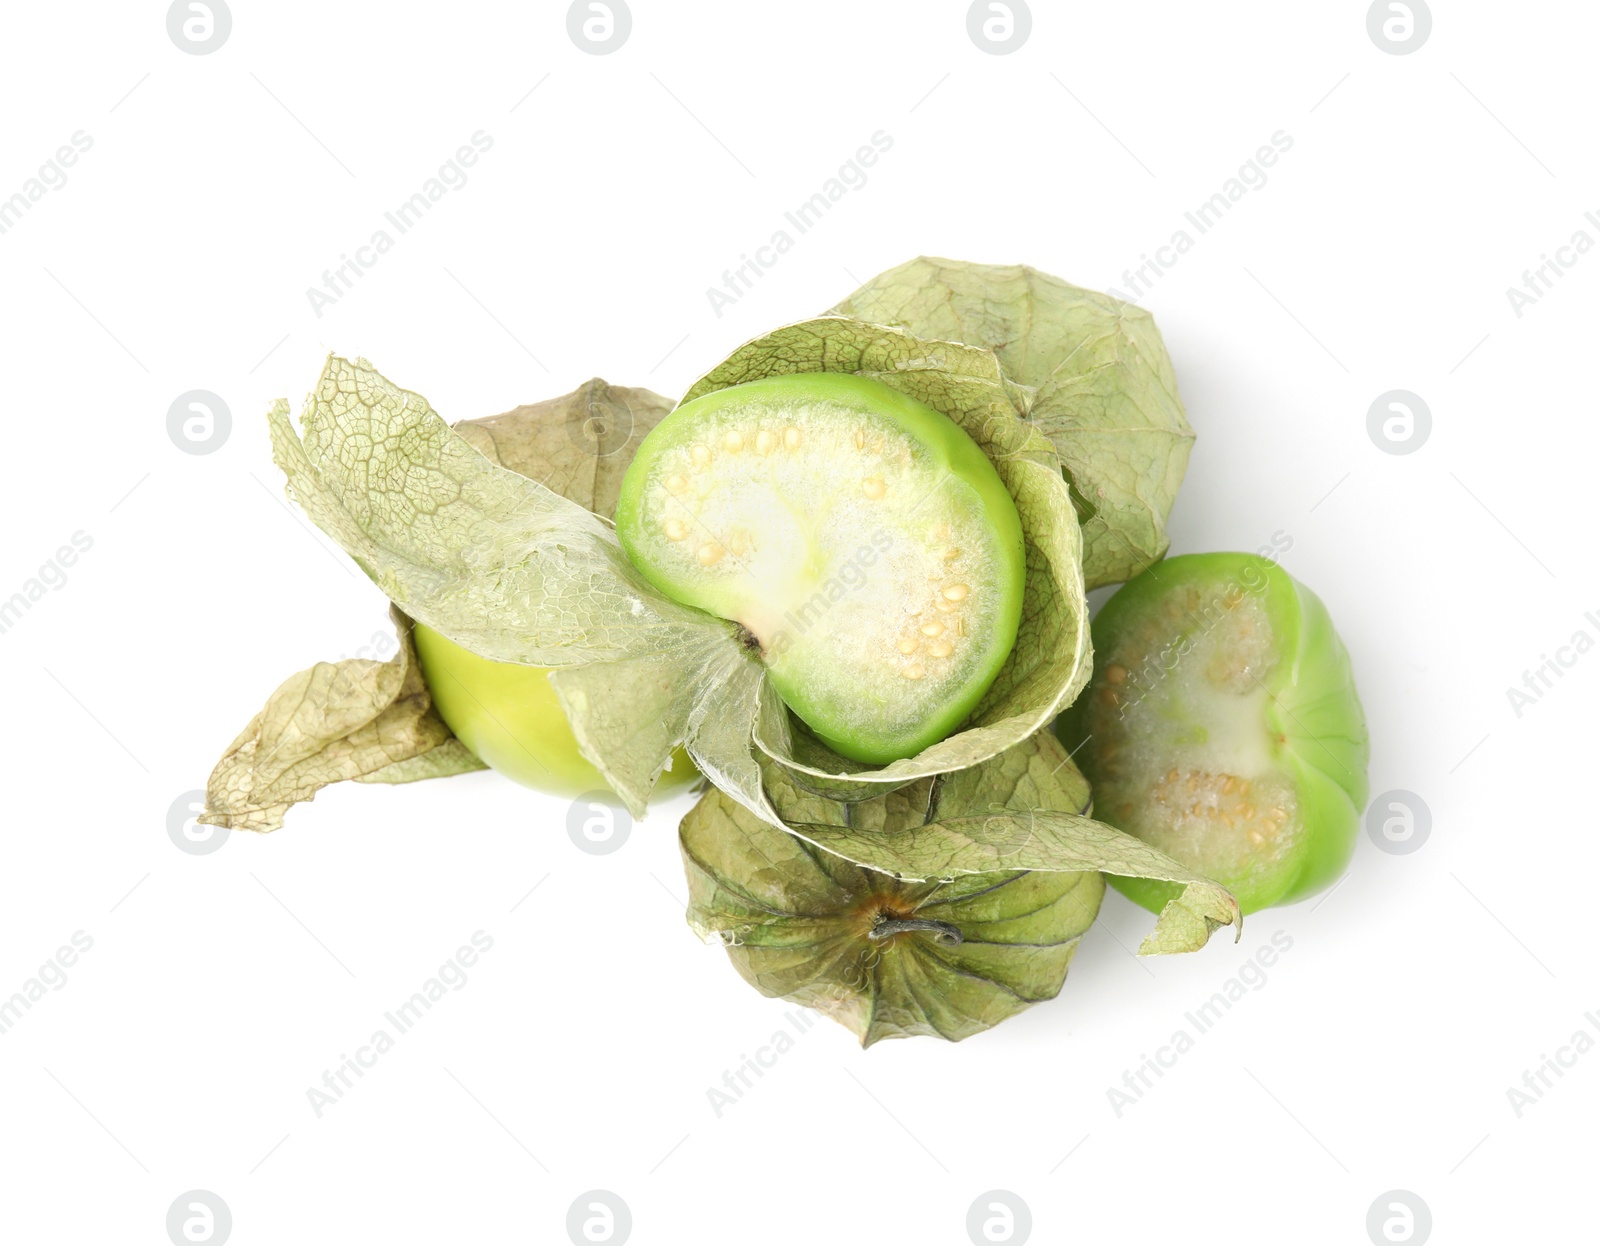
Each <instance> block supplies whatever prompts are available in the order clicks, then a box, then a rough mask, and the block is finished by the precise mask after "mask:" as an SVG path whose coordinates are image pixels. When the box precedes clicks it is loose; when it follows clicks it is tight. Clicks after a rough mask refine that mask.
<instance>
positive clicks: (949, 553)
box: [944, 547, 961, 562]
mask: <svg viewBox="0 0 1600 1246" xmlns="http://www.w3.org/2000/svg"><path fill="white" fill-rule="evenodd" d="M960 557H961V551H960V550H958V549H956V548H954V547H951V548H950V549H947V550H945V552H944V560H945V561H946V562H954V561H955V560H956V559H957V558H960Z"/></svg>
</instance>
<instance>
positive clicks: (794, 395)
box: [616, 372, 1026, 765]
mask: <svg viewBox="0 0 1600 1246" xmlns="http://www.w3.org/2000/svg"><path fill="white" fill-rule="evenodd" d="M797 403H798V404H818V405H821V406H831V407H834V408H841V411H840V419H841V420H847V419H849V418H850V412H851V411H861V412H866V413H869V414H871V415H873V416H875V417H879V418H883V419H886V420H889V421H891V422H892V423H893V424H894V425H895V426H897V427H898V429H899V430H900V431H901V432H903V433H904V434H905V435H906V436H907V437H908V438H909V439H910V440H911V441H913V442H914V443H916V444H917V445H918V446H919V447H920V452H921V454H922V455H923V459H922V463H923V465H924V467H925V468H926V470H927V473H928V479H930V480H932V479H935V478H938V479H943V480H945V481H946V483H947V484H952V485H953V486H954V489H955V491H956V493H957V494H959V496H960V497H961V498H962V499H963V502H962V504H963V505H964V506H965V507H966V508H967V510H968V511H969V512H972V513H976V514H980V515H982V517H983V523H984V524H985V526H986V530H987V531H989V532H991V533H993V534H994V536H995V537H996V539H997V546H998V565H999V567H1000V571H999V573H998V574H997V575H996V576H995V580H994V583H993V584H991V585H989V586H988V588H987V589H986V591H988V592H990V593H992V594H993V595H994V598H993V599H994V600H996V601H997V602H998V603H999V604H998V606H997V610H996V614H997V617H999V618H1000V619H1002V620H1004V622H1002V624H1001V625H1000V626H998V627H997V628H996V630H995V632H994V634H993V635H990V636H986V637H983V638H981V639H980V640H978V641H975V642H974V643H982V644H985V645H987V646H988V647H987V649H986V650H985V651H984V653H983V660H982V663H981V666H980V668H979V670H978V671H977V673H976V675H975V677H974V678H972V679H971V680H969V681H967V682H966V683H965V684H964V685H962V686H960V687H958V688H955V689H953V690H952V693H951V695H950V696H948V697H947V698H944V699H943V700H942V702H941V704H940V705H939V707H938V709H937V710H936V711H934V712H932V713H930V714H929V715H928V716H927V717H926V718H925V719H923V720H922V721H921V722H919V723H918V724H917V728H916V730H914V731H912V732H909V733H906V732H901V733H898V734H893V735H891V734H888V733H882V734H880V733H877V732H875V731H874V730H873V729H872V728H871V727H870V726H868V725H866V724H865V723H864V722H863V721H862V719H861V717H860V716H859V715H857V716H852V715H850V714H848V713H840V711H839V708H838V707H837V706H832V707H830V706H827V705H824V704H820V703H819V702H818V700H817V698H816V697H815V696H814V695H813V694H812V693H813V689H812V680H811V679H810V678H808V676H810V674H811V669H810V664H811V663H815V662H819V661H829V660H831V657H830V655H829V654H828V653H826V652H821V653H819V652H818V651H817V650H816V649H812V650H810V651H809V652H802V651H801V650H802V649H803V646H801V645H795V646H792V647H789V648H785V647H784V646H782V645H781V644H780V645H777V646H774V647H772V648H771V649H770V650H763V652H762V655H761V656H762V659H763V661H764V662H765V663H766V665H767V670H768V674H769V676H770V678H771V679H772V682H773V686H774V687H775V688H776V689H777V691H778V694H779V695H780V696H781V697H782V698H783V700H784V702H785V704H787V705H788V706H789V708H790V709H792V710H793V711H794V712H795V714H797V715H798V716H799V717H800V719H801V720H802V721H804V722H805V723H806V724H807V726H808V727H810V728H811V730H812V732H813V734H815V735H816V736H817V737H818V738H819V739H821V740H822V741H823V742H824V743H825V744H827V745H828V746H829V747H830V748H832V749H833V750H834V751H835V752H837V753H839V754H840V755H841V756H843V757H847V758H850V759H852V760H854V761H858V762H864V763H867V764H870V765H886V764H888V763H889V762H892V761H896V760H899V759H900V758H905V757H913V756H915V755H916V754H917V753H919V752H921V751H922V750H923V749H925V748H927V747H928V746H929V745H932V744H936V743H937V742H939V741H940V740H942V739H944V738H945V737H946V736H948V735H950V734H951V733H952V732H953V731H955V730H956V729H957V728H958V727H960V725H961V724H962V722H963V721H964V720H965V719H966V718H967V716H968V715H969V714H970V713H971V712H972V710H973V708H974V707H975V706H976V705H977V703H978V701H979V700H980V699H981V698H982V696H983V694H984V693H985V692H986V691H988V688H989V685H990V684H992V683H993V682H994V678H995V676H996V675H997V674H999V672H1000V668H1001V667H1002V666H1003V665H1004V664H1005V660H1006V658H1007V657H1008V656H1009V655H1010V652H1011V647H1012V645H1013V644H1014V643H1015V641H1016V629H1017V623H1018V621H1019V620H1020V618H1021V613H1022V595H1023V585H1024V581H1025V576H1026V554H1025V548H1024V543H1023V536H1022V525H1021V520H1020V519H1019V518H1018V516H1017V510H1016V503H1015V502H1014V501H1013V500H1012V498H1011V494H1010V492H1009V491H1008V490H1007V489H1006V487H1005V484H1004V482H1003V481H1002V480H1001V479H1000V476H999V474H998V473H997V472H996V471H995V468H994V464H993V463H991V462H990V461H989V457H988V456H987V455H986V454H985V453H984V452H983V450H982V449H981V448H980V447H979V446H978V445H977V443H976V442H974V441H973V440H972V438H971V437H969V436H968V435H967V434H966V432H965V431H964V430H963V429H962V428H961V427H960V426H959V425H957V424H956V423H955V422H954V421H953V420H951V419H950V418H949V417H948V416H946V415H944V414H943V413H942V412H939V411H935V410H933V409H932V408H931V407H928V406H925V405H924V404H922V403H920V402H917V401H916V400H915V399H912V398H908V397H907V396H905V395H904V394H901V393H900V392H899V391H897V390H894V389H891V388H890V387H889V386H887V385H884V384H883V383H881V382H879V381H874V380H871V379H869V378H865V377H858V376H854V375H849V374H845V373H833V372H809V373H801V374H798V375H794V376H778V377H768V378H766V379H764V380H759V381H751V382H748V383H746V384H744V385H737V386H731V387H729V388H726V389H721V390H717V391H714V392H713V393H709V394H705V395H702V396H701V397H699V398H696V399H694V400H693V401H692V402H688V403H685V404H684V405H683V406H681V407H679V408H678V409H677V410H676V411H674V412H673V413H672V414H671V415H669V416H668V417H667V418H666V419H664V420H663V421H662V422H661V423H660V424H658V425H657V426H656V427H655V429H653V430H652V431H651V433H650V434H649V436H647V437H646V438H645V439H644V441H643V443H642V444H641V445H640V447H639V451H638V454H637V455H636V456H635V458H634V460H633V463H632V464H631V465H630V466H629V468H628V472H627V474H626V476H625V477H624V479H623V484H622V492H621V497H620V498H619V500H618V503H617V518H616V523H617V536H618V539H619V540H620V541H621V543H622V547H623V549H624V550H625V551H626V552H627V554H628V556H629V558H630V559H631V560H632V561H633V563H634V565H635V566H636V567H638V569H639V570H640V571H641V573H642V574H643V575H644V576H645V578H646V579H648V580H649V581H650V582H651V583H652V584H654V585H655V586H656V587H657V588H659V589H660V590H661V591H662V592H663V593H665V594H667V595H668V596H669V597H672V598H673V599H674V600H677V601H680V602H683V603H684V604H685V605H690V606H694V607H697V608H699V609H702V610H706V611H708V612H710V613H712V614H717V615H720V616H721V617H723V618H728V619H733V620H735V621H738V622H740V623H743V624H744V625H745V626H746V627H747V628H748V629H749V630H750V632H751V633H752V634H753V635H755V636H757V637H758V638H759V637H760V636H761V635H762V631H763V627H762V625H761V623H760V622H758V620H757V616H758V614H759V613H760V611H761V609H762V608H763V607H765V606H766V605H767V604H768V603H765V602H761V601H753V602H752V601H741V600H739V599H738V598H737V597H736V596H734V595H731V594H730V590H728V589H727V588H725V587H721V588H719V587H716V586H713V585H708V584H705V583H703V582H700V583H695V582H689V580H690V577H688V576H682V577H679V576H674V575H671V574H669V573H667V572H665V571H663V569H662V568H660V567H657V566H654V565H652V561H651V558H650V556H649V553H648V548H647V546H646V545H645V543H644V542H643V540H642V539H641V538H640V537H639V531H640V529H641V527H642V526H643V525H645V524H647V523H648V522H649V517H648V516H647V514H646V504H645V501H644V498H645V495H646V490H647V485H648V482H649V481H650V480H651V479H652V473H653V471H654V470H655V469H656V465H657V463H658V460H660V459H661V457H662V455H663V454H664V453H665V452H667V451H669V450H672V449H676V448H679V447H682V446H683V445H685V444H688V443H692V442H694V441H695V440H696V439H697V434H698V430H699V429H700V428H703V427H704V425H703V424H701V423H699V422H700V421H702V420H703V418H704V417H706V416H708V415H713V414H715V413H717V412H720V411H724V410H728V409H732V410H733V411H735V412H741V413H743V412H748V413H751V414H754V415H761V414H763V413H764V412H765V411H767V410H770V409H771V408H772V407H773V406H783V407H789V406H793V405H794V404H797ZM797 587H798V586H797ZM812 587H814V586H811V585H807V586H806V588H805V591H806V592H809V591H811V588H812ZM836 639H837V641H838V643H841V644H848V643H850V642H851V641H852V640H853V639H854V638H853V637H850V636H840V637H837V638H836ZM875 691H876V690H870V689H869V690H866V691H865V692H864V693H863V697H864V698H866V697H870V696H872V695H873V694H874V692H875Z"/></svg>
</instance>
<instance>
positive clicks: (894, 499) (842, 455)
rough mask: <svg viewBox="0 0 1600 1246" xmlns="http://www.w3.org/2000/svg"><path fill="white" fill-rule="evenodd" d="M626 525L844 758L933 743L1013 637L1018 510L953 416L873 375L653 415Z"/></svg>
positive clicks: (642, 551) (798, 378)
mask: <svg viewBox="0 0 1600 1246" xmlns="http://www.w3.org/2000/svg"><path fill="white" fill-rule="evenodd" d="M617 536H618V538H619V540H620V541H621V542H622V547H623V549H624V550H625V551H626V552H627V554H628V556H629V557H630V558H631V559H632V561H633V564H634V565H635V566H636V567H637V568H638V569H639V570H640V572H642V573H643V575H644V576H645V577H646V578H647V579H648V580H649V581H650V582H651V583H652V584H654V585H655V586H656V587H657V588H659V589H660V590H661V591H662V592H664V593H666V594H667V595H668V596H669V597H672V598H674V599H675V600H677V601H680V602H682V603H684V604H685V605H689V606H695V607H697V608H699V609H701V610H706V611H709V612H710V613H712V614H716V615H720V616H721V617H723V618H725V619H732V620H734V621H736V622H738V623H739V624H741V625H742V627H743V628H744V630H745V632H746V634H747V636H748V638H749V641H750V643H751V646H752V647H753V648H755V649H757V650H758V651H759V653H760V655H761V658H762V660H763V661H764V662H765V663H766V666H767V670H768V672H769V674H770V676H771V678H772V682H773V686H774V687H775V688H776V689H777V691H778V694H779V695H780V696H781V697H782V698H783V700H784V701H785V703H786V704H787V705H788V706H789V708H790V709H792V710H793V711H794V712H795V714H796V715H798V716H799V718H800V719H801V720H802V721H803V722H804V723H805V724H806V725H807V726H808V727H809V728H810V729H811V731H812V732H813V733H814V734H815V735H816V736H817V737H818V738H819V739H821V740H822V741H823V742H824V743H825V744H827V745H828V746H829V747H831V748H832V749H833V750H834V751H835V752H837V753H839V754H840V755H841V756H843V757H847V758H850V759H852V760H854V761H858V762H865V763H868V764H872V765H883V764H886V763H888V762H891V761H895V760H898V759H900V758H903V757H911V756H914V755H915V754H917V753H919V752H921V751H922V750H923V749H925V748H927V747H928V746H929V745H931V744H935V743H937V742H938V741H939V740H942V739H944V737H945V736H947V735H949V734H950V733H951V732H952V731H954V730H955V729H956V728H957V727H959V726H960V724H961V722H962V721H963V720H964V719H965V718H966V717H967V715H968V714H970V713H971V712H972V709H973V707H974V706H975V705H977V703H978V701H979V699H980V698H981V697H982V696H983V694H984V693H985V692H986V691H987V690H988V688H989V685H990V684H991V683H993V681H994V678H995V676H996V675H997V674H998V673H999V671H1000V668H1001V666H1002V665H1003V664H1004V663H1005V660H1006V658H1007V656H1008V655H1009V654H1010V652H1011V647H1012V645H1013V644H1014V643H1015V641H1016V636H1017V625H1018V623H1019V621H1020V619H1021V617H1022V594H1023V581H1024V573H1025V565H1024V552H1023V537H1022V524H1021V520H1020V519H1019V518H1018V515H1017V508H1016V504H1015V503H1014V502H1013V501H1012V498H1011V494H1010V493H1009V492H1008V491H1007V490H1006V487H1005V484H1004V483H1003V482H1002V481H1001V479H1000V476H999V474H998V473H997V472H996V471H995V469H994V465H993V464H992V463H991V462H990V461H989V458H988V456H987V455H986V454H984V452H983V451H982V449H980V448H979V447H978V445H977V443H976V442H974V441H973V440H972V438H971V437H969V436H968V435H967V434H966V432H965V431H963V430H962V429H961V428H960V426H958V425H957V424H956V423H955V422H954V421H953V420H951V419H950V418H949V417H948V416H945V415H943V414H942V413H940V412H938V411H935V410H934V409H933V408H931V407H928V406H925V405H923V404H922V403H920V402H917V401H916V400H915V399H912V398H908V397H907V396H906V395H904V394H902V393H900V392H899V391H898V390H895V389H891V388H890V387H889V386H887V385H885V384H883V383H882V382H879V381H874V380H871V379H868V378H866V377H860V376H853V375H845V374H841V373H831V372H810V373H802V374H799V375H795V376H778V377H768V378H766V379H764V380H759V381H751V382H749V383H748V384H744V385H735V386H732V387H730V388H727V389H721V390H716V391H714V392H712V393H709V394H704V395H702V396H701V397H699V398H696V399H694V400H693V401H691V402H687V403H685V404H684V405H683V406H681V407H679V408H677V410H675V411H673V412H672V413H671V414H670V415H668V416H667V417H666V418H665V419H663V420H662V421H661V423H660V424H658V425H657V426H656V427H655V428H654V429H653V430H652V431H651V433H650V435H649V436H647V437H646V438H645V439H644V441H643V443H642V444H641V445H640V447H639V451H638V454H637V456H636V457H635V458H634V460H633V463H632V464H631V465H630V466H629V468H628V471H627V474H626V476H625V477H624V478H623V482H622V494H621V497H620V499H619V501H618V503H617Z"/></svg>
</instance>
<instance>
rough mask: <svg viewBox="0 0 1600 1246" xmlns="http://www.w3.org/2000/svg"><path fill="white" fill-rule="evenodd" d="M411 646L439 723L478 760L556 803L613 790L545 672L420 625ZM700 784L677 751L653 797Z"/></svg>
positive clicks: (692, 770) (686, 761) (687, 763)
mask: <svg viewBox="0 0 1600 1246" xmlns="http://www.w3.org/2000/svg"><path fill="white" fill-rule="evenodd" d="M412 640H413V641H414V642H415V644H416V647H417V659H418V661H419V662H420V663H421V664H422V675H423V678H424V679H425V680H426V681H427V684H428V691H429V693H431V694H432V696H433V703H434V706H435V707H436V708H437V709H438V711H439V716H440V717H441V718H443V719H444V721H445V723H446V724H447V725H448V726H449V728H450V730H451V731H453V732H455V734H456V738H457V739H459V740H460V741H461V742H462V743H463V744H465V745H466V746H467V747H468V748H469V749H471V750H472V752H473V753H474V754H475V755H476V756H477V758H478V759H479V760H480V761H482V762H484V763H485V764H486V765H488V766H490V767H492V768H493V769H495V770H498V771H499V772H500V773H501V774H503V775H505V776H506V777H507V778H508V779H514V780H515V781H516V782H518V783H520V784H522V785H523V786H524V787H531V788H533V789H534V790H535V791H539V792H547V793H549V794H550V795H552V796H568V797H576V796H584V795H587V794H589V793H591V792H603V791H609V790H610V789H609V787H608V786H607V784H606V781H605V779H604V778H603V777H602V776H601V774H600V772H599V771H598V770H596V769H595V768H594V766H592V765H591V764H590V763H589V762H588V760H587V759H586V758H585V757H584V756H583V754H582V753H580V752H579V751H578V741H577V739H576V738H575V737H574V736H573V734H572V727H571V725H570V724H569V723H568V722H567V716H566V714H565V713H563V712H562V709H561V703H560V702H559V701H557V700H556V694H555V689H554V688H552V687H551V686H550V679H549V675H550V672H549V671H548V670H547V669H546V668H544V667H540V666H521V665H519V664H517V663H515V662H495V661H492V660H491V659H489V658H483V657H479V656H478V655H477V654H476V653H473V652H472V651H471V650H469V649H463V648H462V647H461V646H460V645H458V644H455V643H454V642H453V641H450V640H446V639H445V638H444V637H443V636H441V635H440V634H439V633H438V632H436V631H434V630H433V629H432V628H429V627H424V626H423V625H422V624H421V623H418V624H417V626H416V628H415V630H414V631H413V632H412ZM699 777H700V772H699V771H698V770H696V769H695V767H694V764H693V763H692V762H691V761H690V760H689V757H688V755H687V754H686V753H684V751H683V750H682V749H676V750H674V752H673V754H672V768H671V769H670V770H668V771H667V772H666V773H665V774H663V775H662V776H661V778H660V780H659V781H658V782H657V783H656V786H655V790H654V791H653V792H652V793H651V795H652V796H666V795H670V794H672V793H674V792H680V791H682V790H684V789H685V788H687V787H689V786H690V785H691V784H692V783H694V781H695V780H696V779H698V778H699Z"/></svg>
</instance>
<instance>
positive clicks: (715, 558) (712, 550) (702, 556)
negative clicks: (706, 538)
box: [694, 542, 723, 567]
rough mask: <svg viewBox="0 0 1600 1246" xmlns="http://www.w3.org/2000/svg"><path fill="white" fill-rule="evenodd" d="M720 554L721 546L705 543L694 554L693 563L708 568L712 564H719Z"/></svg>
mask: <svg viewBox="0 0 1600 1246" xmlns="http://www.w3.org/2000/svg"><path fill="white" fill-rule="evenodd" d="M722 554H723V549H722V546H720V545H718V544H716V543H715V542H707V543H706V544H704V545H702V546H701V547H700V548H699V549H697V550H695V552H694V556H695V561H696V562H698V563H699V564H700V565H701V566H702V567H709V566H711V564H712V563H714V562H720V561H721V560H722Z"/></svg>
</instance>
